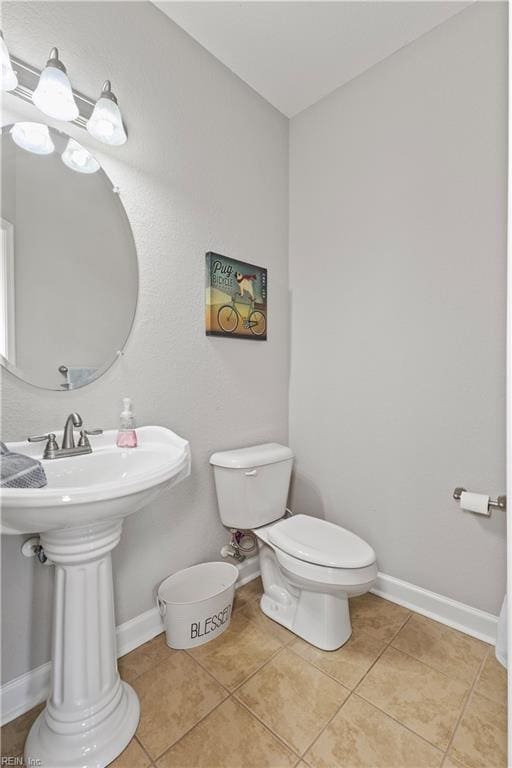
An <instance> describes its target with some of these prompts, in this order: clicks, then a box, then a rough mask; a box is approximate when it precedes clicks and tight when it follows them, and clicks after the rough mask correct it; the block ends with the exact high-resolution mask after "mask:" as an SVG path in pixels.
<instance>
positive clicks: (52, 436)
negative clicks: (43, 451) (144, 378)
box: [27, 432, 55, 443]
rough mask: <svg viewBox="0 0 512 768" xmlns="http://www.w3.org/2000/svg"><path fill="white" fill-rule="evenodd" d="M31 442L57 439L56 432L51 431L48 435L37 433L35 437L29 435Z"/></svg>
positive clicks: (28, 438)
mask: <svg viewBox="0 0 512 768" xmlns="http://www.w3.org/2000/svg"><path fill="white" fill-rule="evenodd" d="M27 440H28V442H29V443H41V442H42V441H43V440H49V441H51V442H54V441H55V433H54V432H49V433H48V434H47V435H35V436H33V437H27Z"/></svg>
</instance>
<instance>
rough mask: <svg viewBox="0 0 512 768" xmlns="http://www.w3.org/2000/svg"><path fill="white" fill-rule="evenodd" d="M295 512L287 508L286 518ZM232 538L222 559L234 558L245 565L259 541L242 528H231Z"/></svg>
mask: <svg viewBox="0 0 512 768" xmlns="http://www.w3.org/2000/svg"><path fill="white" fill-rule="evenodd" d="M292 515H293V511H292V510H291V509H290V508H289V507H286V509H285V513H284V517H291V516H292ZM229 530H230V532H231V538H230V540H229V544H225V545H224V546H223V547H222V549H221V550H220V554H221V556H222V557H232V558H233V560H236V561H237V562H239V563H243V561H244V560H245V558H246V557H247V556H248V555H251V554H253V553H255V552H256V551H257V550H258V541H257V539H256V536H255V535H254V533H253V532H252V531H247V530H244V529H241V528H230V529H229Z"/></svg>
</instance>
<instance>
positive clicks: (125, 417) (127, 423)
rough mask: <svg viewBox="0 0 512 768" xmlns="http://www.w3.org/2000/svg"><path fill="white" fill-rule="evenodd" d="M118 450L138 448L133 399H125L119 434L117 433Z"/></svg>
mask: <svg viewBox="0 0 512 768" xmlns="http://www.w3.org/2000/svg"><path fill="white" fill-rule="evenodd" d="M117 447H118V448H136V447H137V432H136V431H135V416H134V415H133V405H132V401H131V398H129V397H123V410H122V411H121V416H120V419H119V432H118V433H117Z"/></svg>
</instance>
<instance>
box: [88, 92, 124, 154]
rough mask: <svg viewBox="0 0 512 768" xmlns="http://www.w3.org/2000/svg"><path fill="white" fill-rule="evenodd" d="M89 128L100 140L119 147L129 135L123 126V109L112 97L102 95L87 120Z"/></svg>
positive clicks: (92, 134)
mask: <svg viewBox="0 0 512 768" xmlns="http://www.w3.org/2000/svg"><path fill="white" fill-rule="evenodd" d="M87 130H88V131H89V133H90V134H91V136H94V138H95V139H98V141H102V142H103V143H104V144H110V145H112V146H115V147H118V146H120V145H121V144H124V143H125V141H126V139H127V136H126V132H125V130H124V126H123V118H122V117H121V110H120V109H119V107H118V106H117V104H116V103H115V101H112V99H109V98H106V97H104V96H101V97H100V98H99V99H98V101H97V102H96V105H95V107H94V111H93V113H92V115H91V116H90V118H89V120H88V121H87Z"/></svg>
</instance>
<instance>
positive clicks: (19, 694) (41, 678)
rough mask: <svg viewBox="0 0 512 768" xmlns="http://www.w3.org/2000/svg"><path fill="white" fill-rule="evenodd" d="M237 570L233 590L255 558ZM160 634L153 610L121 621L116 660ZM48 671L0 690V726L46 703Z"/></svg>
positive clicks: (254, 568)
mask: <svg viewBox="0 0 512 768" xmlns="http://www.w3.org/2000/svg"><path fill="white" fill-rule="evenodd" d="M237 567H238V570H239V571H240V576H239V578H238V581H237V582H236V587H237V589H238V587H241V586H243V585H244V584H247V583H248V582H249V581H252V580H253V579H255V578H257V577H258V576H259V574H260V571H259V558H258V556H257V555H255V556H254V557H248V558H247V559H246V560H244V561H243V562H241V563H237ZM163 631H164V627H163V624H162V619H161V617H160V613H159V611H158V609H157V608H156V607H155V608H150V609H149V611H145V612H144V613H141V614H140V615H139V616H135V617H134V618H133V619H129V620H128V621H125V622H124V624H120V625H119V626H118V627H117V628H116V636H117V656H118V658H119V657H120V656H124V655H125V654H126V653H129V652H130V651H133V649H134V648H138V646H139V645H142V644H143V643H147V642H148V640H151V639H152V638H153V637H156V636H157V635H159V634H160V633H161V632H163ZM51 669H52V665H51V662H49V661H48V662H47V663H46V664H42V665H41V666H40V667H36V668H35V669H31V670H30V672H26V673H25V674H23V675H20V676H19V677H16V678H14V680H10V681H9V682H8V683H5V685H2V686H1V687H0V713H1V714H0V725H5V724H6V723H9V722H10V721H11V720H14V719H15V718H16V717H19V716H20V715H23V714H24V713H25V712H28V711H29V709H32V707H35V706H36V704H40V703H41V702H42V701H44V700H45V699H46V697H47V696H48V692H49V690H50V677H51Z"/></svg>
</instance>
